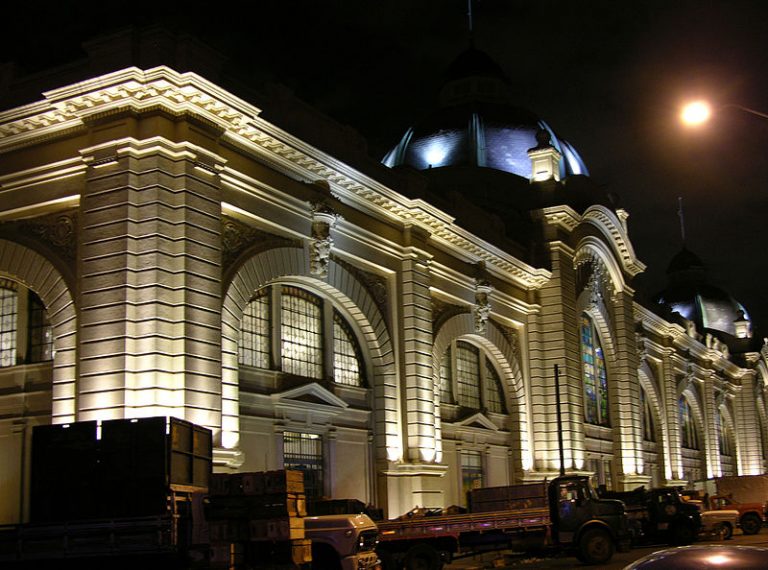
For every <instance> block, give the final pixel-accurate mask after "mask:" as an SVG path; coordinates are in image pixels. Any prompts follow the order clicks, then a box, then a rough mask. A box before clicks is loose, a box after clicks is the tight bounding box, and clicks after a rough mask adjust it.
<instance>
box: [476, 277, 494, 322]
mask: <svg viewBox="0 0 768 570" xmlns="http://www.w3.org/2000/svg"><path fill="white" fill-rule="evenodd" d="M491 291H493V287H492V286H491V284H490V283H488V281H486V280H485V279H482V278H478V279H475V305H474V307H473V313H474V315H475V332H476V333H478V334H485V331H486V329H487V327H488V318H489V317H490V315H491V301H490V294H491Z"/></svg>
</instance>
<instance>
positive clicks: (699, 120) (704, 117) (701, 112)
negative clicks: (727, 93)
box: [680, 101, 712, 126]
mask: <svg viewBox="0 0 768 570" xmlns="http://www.w3.org/2000/svg"><path fill="white" fill-rule="evenodd" d="M711 115H712V108H711V107H710V106H709V103H707V102H706V101H693V102H692V103H688V104H687V105H685V106H684V107H683V110H682V112H681V113H680V118H681V119H682V121H683V123H685V124H686V125H690V126H696V125H701V124H703V123H706V122H707V121H708V120H709V117H710V116H711Z"/></svg>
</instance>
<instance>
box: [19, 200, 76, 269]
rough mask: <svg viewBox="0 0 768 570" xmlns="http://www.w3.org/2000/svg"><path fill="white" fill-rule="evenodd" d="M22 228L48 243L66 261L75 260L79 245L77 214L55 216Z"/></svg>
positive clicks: (22, 225)
mask: <svg viewBox="0 0 768 570" xmlns="http://www.w3.org/2000/svg"><path fill="white" fill-rule="evenodd" d="M21 228H22V229H24V230H27V231H29V232H31V233H33V234H35V235H36V236H38V238H40V239H41V240H43V241H45V242H47V243H48V245H49V246H51V247H53V249H55V250H57V251H58V252H59V253H61V254H62V256H63V257H65V258H66V259H74V258H75V250H76V248H77V244H76V242H75V236H76V235H77V231H76V230H77V214H75V213H74V212H72V213H66V214H55V215H51V216H46V217H44V218H38V219H35V220H30V221H27V222H22V223H21Z"/></svg>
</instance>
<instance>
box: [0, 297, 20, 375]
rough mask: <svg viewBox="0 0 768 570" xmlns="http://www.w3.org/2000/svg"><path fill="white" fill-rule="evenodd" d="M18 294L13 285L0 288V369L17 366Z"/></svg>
mask: <svg viewBox="0 0 768 570" xmlns="http://www.w3.org/2000/svg"><path fill="white" fill-rule="evenodd" d="M17 314H18V293H17V291H16V288H15V287H14V286H13V284H12V283H8V282H4V283H3V284H2V287H0V367H3V368H5V367H8V366H15V365H16V321H17V316H18V315H17Z"/></svg>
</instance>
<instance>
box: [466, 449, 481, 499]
mask: <svg viewBox="0 0 768 570" xmlns="http://www.w3.org/2000/svg"><path fill="white" fill-rule="evenodd" d="M482 486H483V456H482V455H481V454H480V452H479V451H462V452H461V489H462V496H463V498H464V500H465V501H467V498H468V497H469V492H470V491H471V490H472V489H479V488H480V487H482ZM467 502H468V501H467ZM465 504H466V503H465Z"/></svg>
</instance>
